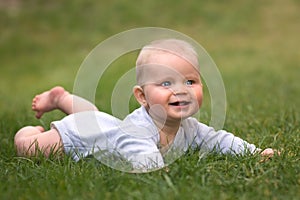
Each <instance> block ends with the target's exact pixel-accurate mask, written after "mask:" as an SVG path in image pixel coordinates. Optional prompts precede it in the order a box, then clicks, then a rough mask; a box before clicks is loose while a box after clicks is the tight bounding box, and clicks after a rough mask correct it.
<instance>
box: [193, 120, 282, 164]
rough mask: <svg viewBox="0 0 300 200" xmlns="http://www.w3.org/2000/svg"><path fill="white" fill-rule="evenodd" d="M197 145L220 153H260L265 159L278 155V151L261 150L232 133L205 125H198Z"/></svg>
mask: <svg viewBox="0 0 300 200" xmlns="http://www.w3.org/2000/svg"><path fill="white" fill-rule="evenodd" d="M197 132H198V136H199V137H198V143H199V144H200V145H201V147H203V148H206V149H208V150H216V151H218V152H221V153H233V154H244V153H247V152H249V153H252V154H255V153H260V154H261V155H262V156H264V157H265V158H266V159H268V158H271V157H273V156H274V155H275V154H277V155H280V152H279V151H276V150H273V149H270V148H267V149H265V150H261V149H259V148H257V147H256V146H255V145H254V144H250V143H248V142H247V141H245V140H242V139H241V138H239V137H236V136H234V135H233V134H232V133H229V132H226V131H224V130H220V131H215V130H214V129H213V128H212V127H208V126H206V125H205V124H202V123H199V124H198V131H197Z"/></svg>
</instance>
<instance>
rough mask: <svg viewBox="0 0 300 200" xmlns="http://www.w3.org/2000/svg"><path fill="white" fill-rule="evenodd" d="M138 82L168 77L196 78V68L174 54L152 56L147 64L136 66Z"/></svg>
mask: <svg viewBox="0 0 300 200" xmlns="http://www.w3.org/2000/svg"><path fill="white" fill-rule="evenodd" d="M137 73H138V82H139V84H141V85H143V84H146V83H149V82H156V81H162V80H164V79H166V78H169V79H187V78H198V77H199V76H200V74H199V72H198V70H197V69H196V68H195V67H194V66H193V65H192V64H191V63H189V62H188V61H186V60H185V59H183V58H181V57H179V56H177V55H174V54H159V55H155V56H152V57H151V58H150V59H149V60H148V62H147V64H144V65H140V66H138V67H137Z"/></svg>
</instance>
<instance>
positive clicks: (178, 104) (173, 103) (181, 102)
mask: <svg viewBox="0 0 300 200" xmlns="http://www.w3.org/2000/svg"><path fill="white" fill-rule="evenodd" d="M189 104H190V102H188V101H176V102H172V103H169V105H171V106H186V105H189Z"/></svg>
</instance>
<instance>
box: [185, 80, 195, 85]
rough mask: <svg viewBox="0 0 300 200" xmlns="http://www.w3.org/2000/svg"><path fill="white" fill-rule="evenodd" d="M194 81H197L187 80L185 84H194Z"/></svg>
mask: <svg viewBox="0 0 300 200" xmlns="http://www.w3.org/2000/svg"><path fill="white" fill-rule="evenodd" d="M194 82H195V81H193V80H187V81H186V82H185V84H187V85H193V83H194Z"/></svg>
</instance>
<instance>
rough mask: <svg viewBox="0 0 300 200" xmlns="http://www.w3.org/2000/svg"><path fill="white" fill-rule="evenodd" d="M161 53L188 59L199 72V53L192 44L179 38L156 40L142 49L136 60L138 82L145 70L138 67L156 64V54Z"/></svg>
mask: <svg viewBox="0 0 300 200" xmlns="http://www.w3.org/2000/svg"><path fill="white" fill-rule="evenodd" d="M161 53H169V54H173V55H176V56H178V57H180V58H182V59H184V60H186V61H187V62H189V63H190V64H191V65H193V66H194V67H195V68H196V70H197V71H198V72H199V63H198V54H197V52H196V51H195V49H194V48H193V46H192V45H191V44H189V43H188V42H186V41H183V40H179V39H162V40H155V41H153V42H151V43H150V44H149V45H146V46H144V47H143V48H142V49H141V51H140V53H139V55H138V58H137V60H136V79H137V83H138V84H139V82H140V81H139V79H140V76H141V73H142V71H143V70H140V69H138V68H139V67H141V66H143V65H148V64H154V63H155V59H154V57H155V55H157V54H161ZM156 64H157V63H156Z"/></svg>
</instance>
